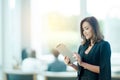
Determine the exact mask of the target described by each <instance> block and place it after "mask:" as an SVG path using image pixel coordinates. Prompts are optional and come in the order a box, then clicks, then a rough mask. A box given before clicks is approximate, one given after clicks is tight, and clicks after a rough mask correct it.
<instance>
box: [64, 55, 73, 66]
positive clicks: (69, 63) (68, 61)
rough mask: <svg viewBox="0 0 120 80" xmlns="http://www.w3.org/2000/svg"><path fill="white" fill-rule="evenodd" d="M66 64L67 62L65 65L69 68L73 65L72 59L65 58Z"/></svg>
mask: <svg viewBox="0 0 120 80" xmlns="http://www.w3.org/2000/svg"><path fill="white" fill-rule="evenodd" d="M64 62H65V64H66V65H68V66H70V65H72V63H71V61H70V58H69V57H68V56H65V57H64Z"/></svg>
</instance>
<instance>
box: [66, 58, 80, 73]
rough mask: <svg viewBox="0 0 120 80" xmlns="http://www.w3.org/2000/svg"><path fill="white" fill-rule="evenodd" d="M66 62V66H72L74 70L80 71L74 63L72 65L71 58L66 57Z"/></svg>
mask: <svg viewBox="0 0 120 80" xmlns="http://www.w3.org/2000/svg"><path fill="white" fill-rule="evenodd" d="M64 62H65V64H66V65H68V66H71V67H72V68H74V69H75V70H76V71H78V66H77V65H75V64H73V63H71V62H70V59H69V57H67V56H65V58H64Z"/></svg>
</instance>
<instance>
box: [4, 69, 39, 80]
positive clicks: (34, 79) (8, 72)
mask: <svg viewBox="0 0 120 80" xmlns="http://www.w3.org/2000/svg"><path fill="white" fill-rule="evenodd" d="M37 74H38V73H36V72H24V71H21V70H5V71H4V75H5V77H4V79H5V80H8V78H11V76H12V79H16V78H15V77H19V78H21V77H22V76H23V77H25V78H31V80H37ZM13 76H14V77H13ZM20 80H22V79H20Z"/></svg>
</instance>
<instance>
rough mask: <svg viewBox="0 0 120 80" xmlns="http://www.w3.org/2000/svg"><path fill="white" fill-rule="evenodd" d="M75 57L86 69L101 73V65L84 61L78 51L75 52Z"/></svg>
mask: <svg viewBox="0 0 120 80" xmlns="http://www.w3.org/2000/svg"><path fill="white" fill-rule="evenodd" d="M73 57H74V58H75V59H76V61H77V62H78V64H79V65H80V66H82V67H84V69H87V70H90V71H92V72H95V73H99V72H100V68H99V66H96V65H92V64H88V63H85V62H83V61H82V60H81V57H80V55H79V54H78V53H74V54H73Z"/></svg>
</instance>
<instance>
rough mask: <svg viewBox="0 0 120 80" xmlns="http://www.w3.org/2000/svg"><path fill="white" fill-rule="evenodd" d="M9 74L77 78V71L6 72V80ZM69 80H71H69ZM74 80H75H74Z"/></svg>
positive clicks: (118, 76) (117, 79)
mask: <svg viewBox="0 0 120 80" xmlns="http://www.w3.org/2000/svg"><path fill="white" fill-rule="evenodd" d="M8 74H17V75H33V80H37V75H41V76H43V77H44V78H45V79H46V80H48V78H49V77H53V78H76V77H77V72H75V71H68V72H50V71H43V72H24V71H21V70H5V71H4V75H5V80H7V75H8ZM114 79H115V80H120V74H117V73H115V72H112V80H114ZM67 80H69V79H67ZM73 80H74V79H73Z"/></svg>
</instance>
